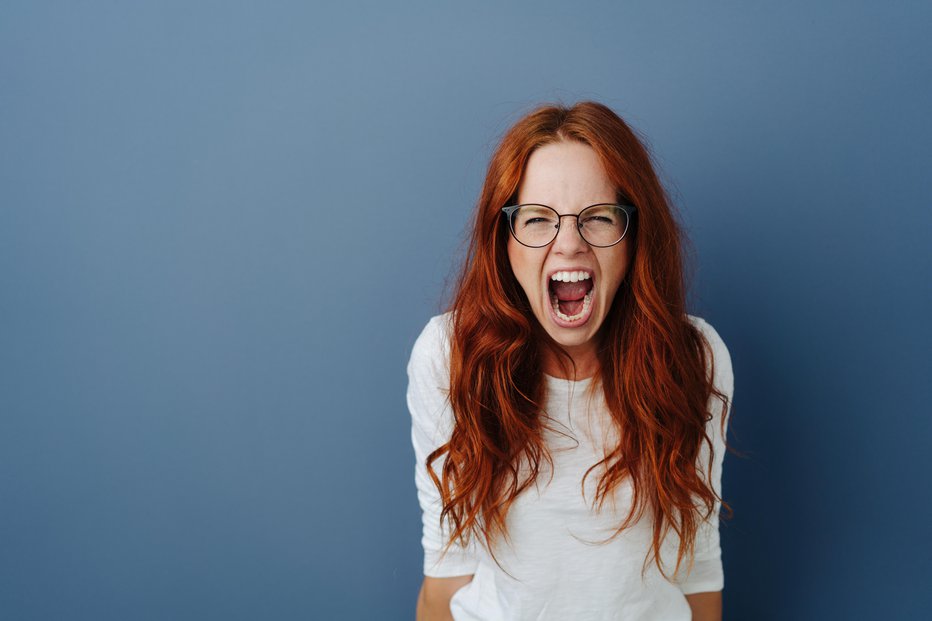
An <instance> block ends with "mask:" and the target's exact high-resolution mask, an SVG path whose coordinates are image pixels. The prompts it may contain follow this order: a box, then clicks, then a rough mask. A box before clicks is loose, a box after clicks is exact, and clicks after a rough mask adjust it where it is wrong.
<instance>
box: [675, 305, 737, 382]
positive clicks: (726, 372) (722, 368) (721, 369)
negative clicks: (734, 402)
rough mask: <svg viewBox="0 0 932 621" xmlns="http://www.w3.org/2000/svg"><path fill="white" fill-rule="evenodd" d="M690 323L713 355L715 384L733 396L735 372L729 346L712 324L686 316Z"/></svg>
mask: <svg viewBox="0 0 932 621" xmlns="http://www.w3.org/2000/svg"><path fill="white" fill-rule="evenodd" d="M686 317H687V319H689V322H690V323H691V324H692V325H693V326H694V327H695V328H697V329H698V330H699V332H700V333H701V334H702V337H703V339H704V340H705V343H706V348H707V351H709V353H710V354H711V356H710V357H709V364H710V365H711V367H712V371H713V372H714V378H715V384H716V386H718V387H719V389H720V390H723V391H724V392H726V393H727V394H731V392H732V391H733V390H734V371H733V369H732V366H731V353H730V352H729V351H728V346H726V345H725V341H724V340H723V339H722V337H721V335H720V334H719V333H718V330H716V329H715V328H714V327H713V326H712V324H710V323H709V322H708V321H706V320H705V319H703V318H702V317H697V316H695V315H686Z"/></svg>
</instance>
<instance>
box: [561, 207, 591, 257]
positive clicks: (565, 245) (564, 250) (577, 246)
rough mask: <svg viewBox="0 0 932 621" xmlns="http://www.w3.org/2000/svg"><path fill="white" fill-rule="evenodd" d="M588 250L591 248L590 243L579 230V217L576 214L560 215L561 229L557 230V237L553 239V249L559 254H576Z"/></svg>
mask: <svg viewBox="0 0 932 621" xmlns="http://www.w3.org/2000/svg"><path fill="white" fill-rule="evenodd" d="M564 218H570V219H569V220H565V219H564ZM587 250H589V244H588V243H586V240H585V239H583V238H582V234H581V233H580V232H579V219H578V218H576V217H575V215H574V214H566V215H562V216H560V230H559V231H557V237H556V239H554V240H553V251H554V252H556V253H557V254H564V255H574V254H580V253H582V252H586V251H587Z"/></svg>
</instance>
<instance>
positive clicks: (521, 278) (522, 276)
mask: <svg viewBox="0 0 932 621" xmlns="http://www.w3.org/2000/svg"><path fill="white" fill-rule="evenodd" d="M526 250H527V249H526V248H525V247H524V246H522V245H521V244H519V243H518V242H516V241H515V240H513V239H511V240H509V242H508V261H509V262H510V263H511V271H512V272H513V273H514V275H515V278H516V279H517V280H518V284H519V285H521V288H522V289H524V293H526V294H527V295H528V297H530V296H531V295H532V293H533V289H534V285H535V283H536V282H537V273H536V272H535V268H534V261H533V257H529V256H528V254H527V252H526Z"/></svg>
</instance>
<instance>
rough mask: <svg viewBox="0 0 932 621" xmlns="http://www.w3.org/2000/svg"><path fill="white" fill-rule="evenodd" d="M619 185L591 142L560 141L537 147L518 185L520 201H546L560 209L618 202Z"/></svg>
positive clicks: (547, 203)
mask: <svg viewBox="0 0 932 621" xmlns="http://www.w3.org/2000/svg"><path fill="white" fill-rule="evenodd" d="M615 193H616V190H615V187H614V185H613V184H612V182H611V180H609V178H608V175H606V174H605V169H604V168H603V167H602V163H601V161H599V156H598V154H596V152H595V150H594V149H593V148H592V147H590V146H589V145H587V144H584V143H582V142H577V141H560V142H553V143H550V144H546V145H544V146H542V147H539V148H538V149H536V150H535V151H534V152H533V153H531V156H530V157H529V158H528V161H527V165H526V166H525V169H524V175H523V176H522V178H521V183H520V185H519V186H518V202H519V203H542V204H544V205H549V206H551V207H554V208H555V209H557V210H561V209H582V208H583V207H586V206H587V205H592V204H594V203H611V202H614V201H615V199H616V197H615Z"/></svg>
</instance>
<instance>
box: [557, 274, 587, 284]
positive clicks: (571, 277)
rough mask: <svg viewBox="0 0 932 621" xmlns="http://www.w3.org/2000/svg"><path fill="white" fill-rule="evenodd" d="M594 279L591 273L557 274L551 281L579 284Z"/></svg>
mask: <svg viewBox="0 0 932 621" xmlns="http://www.w3.org/2000/svg"><path fill="white" fill-rule="evenodd" d="M588 278H592V276H591V275H590V274H589V272H556V273H555V274H553V276H551V277H550V280H561V281H563V282H578V281H580V280H586V279H588Z"/></svg>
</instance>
